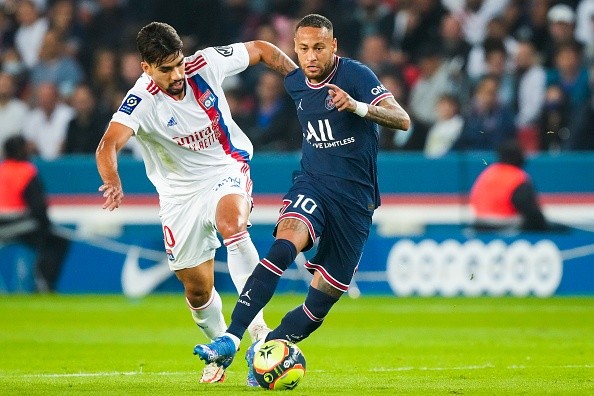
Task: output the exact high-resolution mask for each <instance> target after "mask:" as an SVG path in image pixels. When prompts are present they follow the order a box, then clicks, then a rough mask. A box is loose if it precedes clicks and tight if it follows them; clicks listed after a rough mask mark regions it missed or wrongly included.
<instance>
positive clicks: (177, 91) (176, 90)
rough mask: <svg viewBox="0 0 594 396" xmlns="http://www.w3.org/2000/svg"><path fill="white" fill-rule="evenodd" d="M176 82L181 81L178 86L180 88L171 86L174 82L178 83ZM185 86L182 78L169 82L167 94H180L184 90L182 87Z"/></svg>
mask: <svg viewBox="0 0 594 396" xmlns="http://www.w3.org/2000/svg"><path fill="white" fill-rule="evenodd" d="M178 82H181V83H182V84H181V87H180V88H173V86H174V85H175V84H176V83H178ZM185 88H186V83H185V81H184V80H179V81H175V82H173V83H172V84H170V85H169V86H168V87H167V93H168V94H169V95H171V96H176V95H179V94H181V93H182V92H184V89H185Z"/></svg>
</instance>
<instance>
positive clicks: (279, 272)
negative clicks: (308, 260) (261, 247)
mask: <svg viewBox="0 0 594 396" xmlns="http://www.w3.org/2000/svg"><path fill="white" fill-rule="evenodd" d="M260 264H262V265H263V266H264V268H266V269H267V270H268V271H270V272H272V273H273V274H275V275H278V276H282V275H283V271H282V270H281V269H280V268H278V267H277V266H276V265H274V264H272V262H271V261H269V260H267V259H265V258H264V259H262V260H260Z"/></svg>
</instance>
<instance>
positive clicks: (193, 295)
mask: <svg viewBox="0 0 594 396" xmlns="http://www.w3.org/2000/svg"><path fill="white" fill-rule="evenodd" d="M212 291H213V290H212V286H211V287H209V288H207V287H200V286H196V287H189V288H188V287H186V299H187V300H188V304H189V305H190V307H191V308H194V309H196V308H200V307H203V306H205V305H207V304H208V302H209V301H210V299H211V297H212Z"/></svg>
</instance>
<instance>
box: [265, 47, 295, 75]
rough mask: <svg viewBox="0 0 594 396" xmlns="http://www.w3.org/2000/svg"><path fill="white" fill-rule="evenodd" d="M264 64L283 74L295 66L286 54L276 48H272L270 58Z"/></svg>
mask: <svg viewBox="0 0 594 396" xmlns="http://www.w3.org/2000/svg"><path fill="white" fill-rule="evenodd" d="M266 64H267V66H268V67H269V68H271V69H272V70H274V71H277V72H279V73H280V74H282V75H283V76H286V75H287V74H289V73H290V72H292V71H293V70H295V69H296V68H297V65H295V63H294V62H293V61H292V60H291V59H290V58H289V57H288V56H287V55H285V54H284V53H282V52H281V51H280V50H278V49H276V48H275V49H274V50H273V52H272V54H271V56H270V60H269V61H268V62H266Z"/></svg>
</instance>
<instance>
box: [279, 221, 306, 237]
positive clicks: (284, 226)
mask: <svg viewBox="0 0 594 396" xmlns="http://www.w3.org/2000/svg"><path fill="white" fill-rule="evenodd" d="M285 230H292V231H297V232H306V233H308V234H309V230H308V229H307V226H306V225H305V223H304V222H302V221H301V220H297V219H284V220H283V221H281V222H280V224H279V225H278V231H285Z"/></svg>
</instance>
